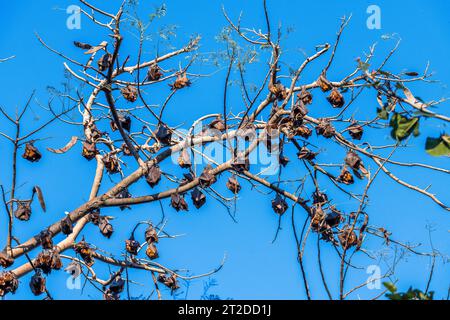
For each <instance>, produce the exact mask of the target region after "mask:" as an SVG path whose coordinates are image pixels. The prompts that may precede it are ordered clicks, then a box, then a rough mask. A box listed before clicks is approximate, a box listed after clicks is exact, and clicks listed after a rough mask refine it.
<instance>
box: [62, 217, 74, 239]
mask: <svg viewBox="0 0 450 320" xmlns="http://www.w3.org/2000/svg"><path fill="white" fill-rule="evenodd" d="M61 232H62V233H63V234H65V235H66V236H67V235H69V234H71V233H72V232H73V223H72V220H70V216H69V215H67V216H66V217H65V218H64V219H63V220H61Z"/></svg>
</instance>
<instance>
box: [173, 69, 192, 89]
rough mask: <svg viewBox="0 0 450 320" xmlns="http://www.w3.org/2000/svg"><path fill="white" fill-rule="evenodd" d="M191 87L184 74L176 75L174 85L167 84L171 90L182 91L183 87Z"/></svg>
mask: <svg viewBox="0 0 450 320" xmlns="http://www.w3.org/2000/svg"><path fill="white" fill-rule="evenodd" d="M190 85H191V81H190V80H189V79H188V78H187V77H186V72H184V73H182V74H178V76H177V79H176V80H175V82H174V83H171V84H169V86H170V87H171V89H172V90H178V89H183V88H185V87H189V86H190Z"/></svg>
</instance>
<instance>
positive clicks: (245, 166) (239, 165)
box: [231, 155, 250, 172]
mask: <svg viewBox="0 0 450 320" xmlns="http://www.w3.org/2000/svg"><path fill="white" fill-rule="evenodd" d="M231 167H232V168H233V169H234V170H235V171H237V172H243V171H249V170H250V161H249V159H248V157H246V158H245V159H243V158H242V156H241V155H238V156H236V157H235V158H234V159H233V162H232V163H231Z"/></svg>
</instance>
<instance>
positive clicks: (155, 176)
mask: <svg viewBox="0 0 450 320" xmlns="http://www.w3.org/2000/svg"><path fill="white" fill-rule="evenodd" d="M145 180H146V181H147V183H148V184H149V185H150V187H152V188H153V187H155V186H156V185H157V184H158V183H159V181H161V169H159V167H158V166H157V165H153V166H151V167H150V168H149V169H148V172H147V175H146V176H145Z"/></svg>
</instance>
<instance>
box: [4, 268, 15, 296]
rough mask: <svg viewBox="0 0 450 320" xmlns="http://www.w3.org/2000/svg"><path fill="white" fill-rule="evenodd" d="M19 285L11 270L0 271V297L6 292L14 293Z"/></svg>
mask: <svg viewBox="0 0 450 320" xmlns="http://www.w3.org/2000/svg"><path fill="white" fill-rule="evenodd" d="M18 287H19V281H18V280H17V277H16V275H15V274H14V273H13V272H11V271H3V272H0V297H3V296H5V294H7V293H15V292H16V290H17V288H18Z"/></svg>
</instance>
